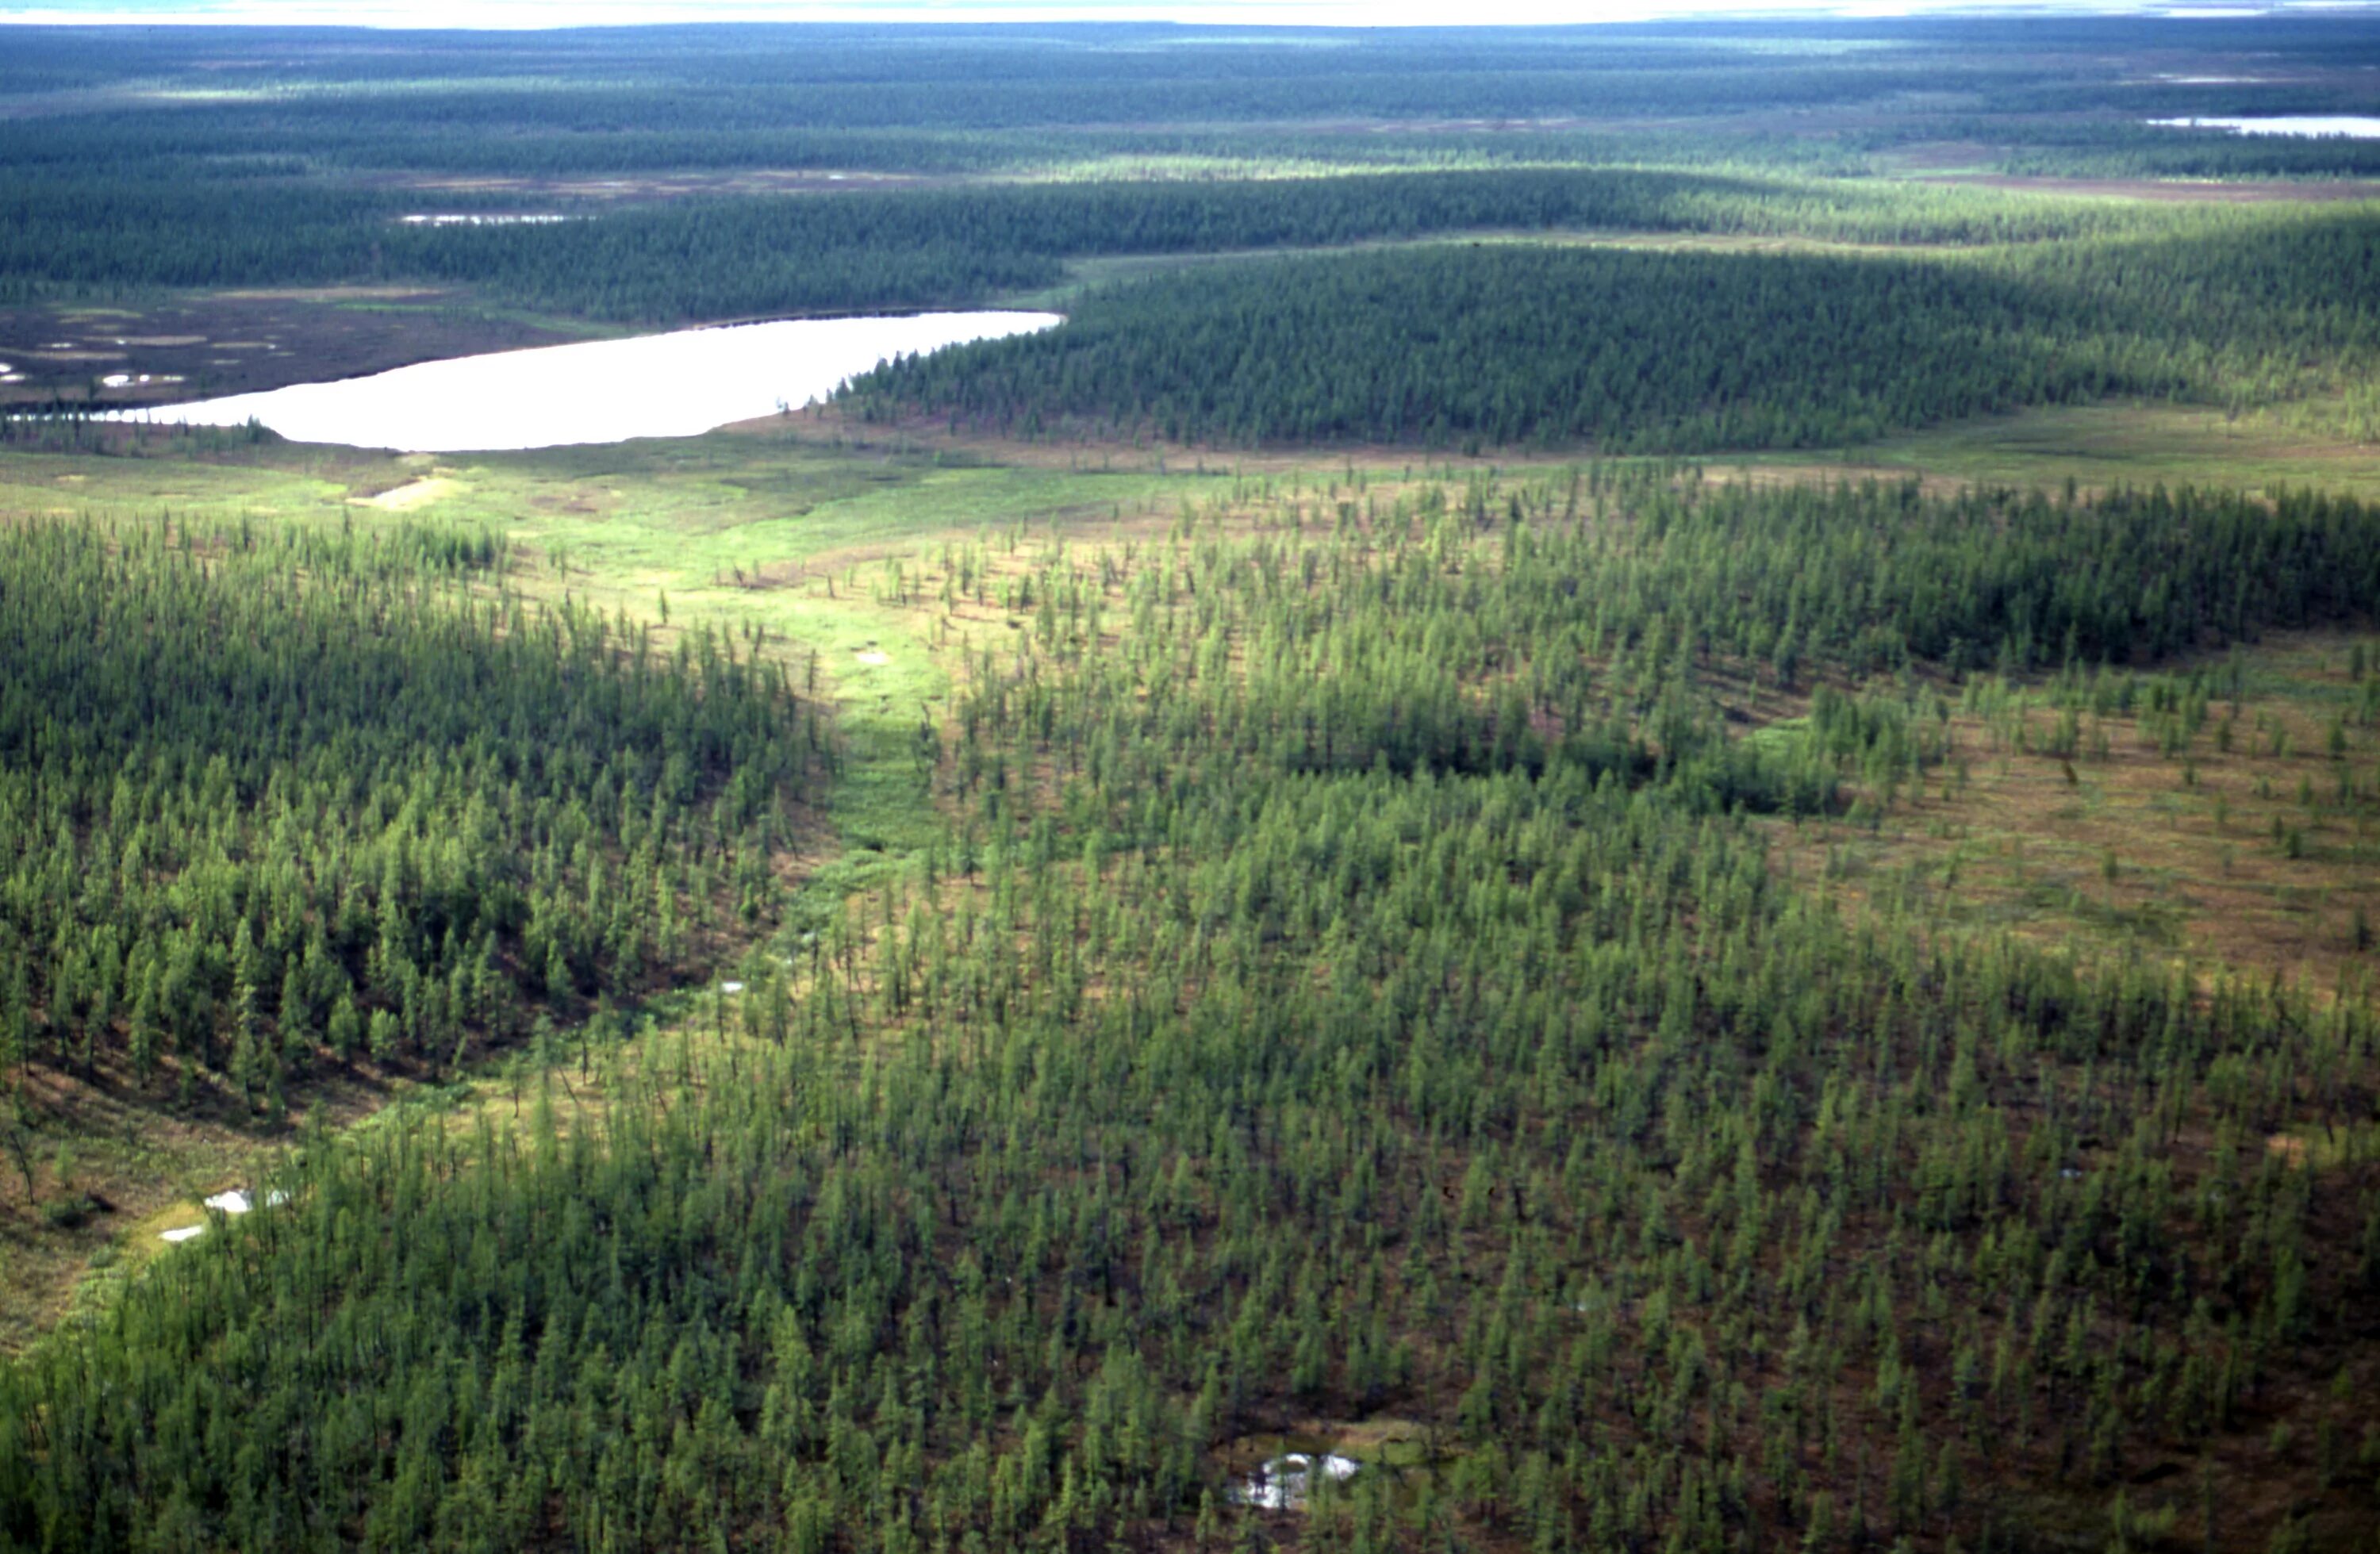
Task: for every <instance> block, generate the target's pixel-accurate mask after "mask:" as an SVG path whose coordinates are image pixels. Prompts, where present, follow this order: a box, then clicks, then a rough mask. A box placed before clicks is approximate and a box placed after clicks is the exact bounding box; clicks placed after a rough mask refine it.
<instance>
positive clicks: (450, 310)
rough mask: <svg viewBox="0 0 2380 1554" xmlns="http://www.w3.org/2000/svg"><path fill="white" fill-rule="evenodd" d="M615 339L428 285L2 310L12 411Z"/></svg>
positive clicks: (0, 390)
mask: <svg viewBox="0 0 2380 1554" xmlns="http://www.w3.org/2000/svg"><path fill="white" fill-rule="evenodd" d="M608 333H612V332H611V331H606V330H600V329H595V328H591V327H589V326H587V325H583V324H577V323H572V322H566V321H562V320H553V319H540V318H535V317H532V316H530V315H528V314H522V313H513V312H507V311H504V310H501V309H494V308H489V307H485V306H481V305H480V304H478V303H476V302H474V301H473V300H472V299H471V298H470V297H469V296H468V294H467V293H464V292H460V291H455V290H441V289H437V288H432V287H421V286H332V287H323V288H319V289H296V290H276V291H224V292H211V293H185V294H177V295H174V296H170V297H162V298H159V299H157V300H154V301H147V302H123V303H119V304H117V305H115V306H111V307H81V306H73V305H67V304H64V303H59V304H51V305H44V306H39V307H20V308H7V309H0V362H5V363H6V364H7V371H6V373H5V374H0V407H6V406H9V405H49V404H55V403H59V402H64V403H67V404H70V405H97V406H135V405H162V404H170V403H174V402H176V401H181V400H190V399H204V398H213V397H217V396H220V395H233V394H249V393H253V392H256V391H258V390H262V389H273V388H282V387H285V386H286V385H288V384H290V383H302V382H323V381H325V380H329V379H334V378H353V377H359V376H362V375H363V374H366V373H370V372H384V371H387V370H389V369H391V368H395V367H404V366H407V365H409V364H411V363H413V362H417V361H434V360H438V359H440V358H445V357H455V356H471V355H475V354H478V353H480V352H485V351H502V350H513V349H516V348H518V347H521V346H554V345H563V344H566V343H567V342H569V341H572V340H577V339H584V338H587V337H588V336H589V335H590V334H608Z"/></svg>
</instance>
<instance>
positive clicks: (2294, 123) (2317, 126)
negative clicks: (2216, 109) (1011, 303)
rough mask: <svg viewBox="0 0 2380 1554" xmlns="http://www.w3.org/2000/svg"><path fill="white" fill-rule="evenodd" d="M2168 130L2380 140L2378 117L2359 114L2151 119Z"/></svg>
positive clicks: (2379, 121) (2379, 120)
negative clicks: (2216, 130) (2208, 130)
mask: <svg viewBox="0 0 2380 1554" xmlns="http://www.w3.org/2000/svg"><path fill="white" fill-rule="evenodd" d="M2148 122H2149V123H2151V124H2154V125H2158V126H2161V127H2165V128H2168V129H2232V130H2237V131H2238V132H2239V133H2240V134H2242V135H2304V136H2317V135H2344V136H2347V137H2349V138H2350V140H2380V118H2372V117H2368V116H2366V115H2362V114H2281V115H2273V116H2270V117H2265V118H2153V119H2151V120H2149V121H2148Z"/></svg>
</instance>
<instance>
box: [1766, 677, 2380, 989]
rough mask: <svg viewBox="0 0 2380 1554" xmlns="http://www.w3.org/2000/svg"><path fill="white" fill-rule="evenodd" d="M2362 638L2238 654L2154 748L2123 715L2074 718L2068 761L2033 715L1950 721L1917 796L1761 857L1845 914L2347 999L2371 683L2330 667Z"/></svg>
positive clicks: (2356, 957)
mask: <svg viewBox="0 0 2380 1554" xmlns="http://www.w3.org/2000/svg"><path fill="white" fill-rule="evenodd" d="M2359 643H2360V644H2361V645H2362V648H2363V650H2364V654H2365V657H2366V658H2367V660H2372V659H2374V655H2375V654H2380V637H2372V636H2370V635H2364V636H2362V637H2354V636H2349V635H2345V634H2337V633H2323V634H2308V635H2304V636H2300V637H2289V638H2286V639H2278V640H2274V641H2270V642H2267V643H2265V644H2264V645H2262V646H2259V647H2257V648H2254V649H2251V650H2246V651H2244V652H2243V653H2242V654H2240V656H2239V657H2238V658H2237V659H2236V660H2233V661H2231V662H2228V663H2225V664H2223V665H2222V666H2221V670H2222V672H2223V673H2226V674H2228V671H2229V670H2230V669H2231V667H2232V666H2233V664H2236V665H2237V667H2238V670H2239V672H2240V679H2239V686H2240V695H2239V696H2238V698H2236V699H2235V698H2229V697H2228V696H2225V697H2218V698H2217V699H2216V701H2215V702H2214V703H2213V705H2212V707H2211V709H2210V721H2209V723H2208V726H2207V727H2206V728H2205V729H2204V731H2203V732H2202V733H2201V734H2200V735H2198V736H2197V737H2196V738H2195V739H2194V740H2192V741H2191V742H2190V743H2189V744H2188V745H2187V746H2186V747H2183V748H2180V749H2178V750H2173V751H2167V750H2165V749H2161V748H2160V742H2159V740H2158V739H2157V738H2156V737H2155V735H2153V734H2152V733H2151V732H2150V731H2149V730H2148V729H2146V728H2145V727H2144V726H2143V719H2142V718H2140V717H2137V716H2127V715H2115V716H2107V717H2093V716H2091V715H2089V714H2087V713H2086V714H2083V716H2081V717H2080V718H2078V719H2077V720H2076V721H2075V722H2074V723H2073V725H2072V726H2071V734H2072V736H2073V737H2074V738H2075V739H2076V740H2078V741H2079V743H2078V745H2077V747H2076V748H2075V750H2074V753H2073V754H2072V755H2071V756H2068V755H2065V754H2061V753H2059V751H2058V744H2059V740H2058V728H2057V725H2058V721H2059V720H2058V714H2057V713H2055V712H2052V711H2050V710H2048V709H2046V707H2042V706H2039V705H2034V706H2031V707H2027V708H2025V709H2023V710H2021V711H2018V712H2015V713H2013V714H2008V715H2002V716H1998V717H1985V716H1983V715H1980V714H1978V713H1977V712H1975V711H1973V710H1961V711H1957V712H1954V713H1953V714H1952V716H1951V719H1950V731H1951V737H1952V754H1951V756H1950V759H1949V760H1948V761H1946V762H1944V763H1943V764H1942V765H1940V766H1937V767H1936V768H1934V769H1933V770H1932V771H1929V772H1928V773H1927V774H1926V777H1925V783H1924V785H1923V788H1922V790H1921V791H1918V792H1915V793H1912V794H1907V795H1901V796H1900V798H1898V799H1897V800H1896V801H1895V802H1893V803H1892V804H1891V805H1890V806H1889V807H1886V808H1885V809H1884V811H1883V813H1882V814H1881V816H1880V817H1879V818H1875V819H1872V820H1865V821H1854V820H1850V819H1829V820H1825V821H1804V822H1803V823H1801V824H1800V825H1798V826H1791V827H1786V826H1780V827H1779V837H1780V845H1779V856H1781V857H1782V858H1783V860H1784V861H1785V863H1786V867H1787V868H1788V870H1789V872H1790V873H1791V875H1792V876H1793V877H1794V878H1795V879H1797V880H1799V881H1801V882H1803V883H1804V884H1807V885H1813V886H1815V887H1816V888H1818V889H1820V890H1822V891H1824V892H1828V894H1831V895H1832V896H1834V897H1835V898H1836V899H1837V900H1838V901H1840V902H1841V903H1842V904H1844V905H1845V906H1846V907H1847V908H1848V909H1849V910H1852V911H1853V912H1858V911H1861V910H1863V909H1864V908H1867V907H1869V906H1872V905H1873V906H1878V907H1886V908H1888V909H1892V910H1898V911H1904V912H1908V913H1912V914H1914V915H1915V916H1917V917H1920V918H1921V919H1923V920H1925V921H1928V922H1931V923H1932V924H1934V925H1935V926H1936V928H1937V929H1941V930H1951V931H1969V932H1983V933H2003V932H2005V933H2011V934H2015V935H2017V936H2019V937H2021V938H2024V939H2028V940H2032V941H2036V942H2038V943H2040V944H2043V945H2046V946H2050V947H2054V948H2064V949H2075V950H2083V949H2090V950H2112V951H2115V952H2118V953H2137V954H2141V955H2143V956H2146V957H2149V958H2152V959H2155V960H2162V961H2166V962H2168V963H2172V964H2189V965H2196V966H2200V967H2207V966H2210V965H2218V964H2219V965H2226V966H2228V967H2231V968H2233V969H2235V970H2239V971H2243V972H2248V973H2251V974H2253V975H2255V976H2256V977H2259V978H2260V979H2263V978H2278V979H2280V980H2283V981H2298V980H2301V979H2302V980H2303V981H2305V982H2306V983H2308V984H2309V985H2310V986H2312V987H2313V988H2314V989H2321V990H2325V991H2337V992H2339V993H2341V994H2342V995H2348V994H2354V995H2355V996H2362V995H2363V993H2364V992H2368V989H2369V987H2370V984H2371V980H2372V978H2373V977H2374V975H2375V973H2380V730H2375V729H2374V727H2373V726H2372V724H2370V723H2369V722H2363V721H2362V717H2361V709H2362V705H2363V695H2364V692H2365V686H2366V685H2368V683H2369V680H2368V675H2369V673H2370V672H2369V671H2367V680H2366V681H2364V682H2358V681H2356V680H2355V679H2354V678H2353V677H2352V675H2351V674H2350V668H2349V664H2350V655H2351V654H2352V652H2353V650H2354V649H2355V647H2356V646H2357V645H2358V644H2359ZM2334 727H2336V728H2337V729H2338V739H2339V745H2338V750H2337V753H2333V746H2332V739H2331V731H2332V730H2333V728H2334Z"/></svg>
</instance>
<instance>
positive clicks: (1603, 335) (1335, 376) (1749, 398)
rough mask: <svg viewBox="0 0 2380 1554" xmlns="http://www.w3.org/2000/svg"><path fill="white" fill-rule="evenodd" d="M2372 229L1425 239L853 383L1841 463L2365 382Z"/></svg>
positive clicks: (1399, 430) (1195, 280)
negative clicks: (1856, 241) (2127, 399)
mask: <svg viewBox="0 0 2380 1554" xmlns="http://www.w3.org/2000/svg"><path fill="white" fill-rule="evenodd" d="M2374 297H2380V220H2375V219H2374V217H2373V216H2371V215H2370V214H2367V213H2362V212H2356V213H2353V214H2350V215H2345V216H2329V217H2325V216H2318V215H2317V216H2306V215H2301V214H2296V213H2291V214H2289V215H2286V216H2282V217H2277V218H2267V219H2264V220H2261V221H2257V222H2254V223H2253V224H2248V223H2243V224H2242V225H2240V227H2237V228H2232V229H2224V228H2216V229H2213V230H2211V231H2202V232H2198V233H2193V234H2191V235H2187V236H2180V237H2146V238H2132V239H2105V240H2100V241H2079V240H2078V241H2070V242H2066V243H2059V244H2051V245H2043V246H2041V247H2039V248H2024V249H2018V250H2016V251H2014V252H2012V253H2008V254H2000V255H1991V256H1985V257H1974V258H1949V259H1940V260H1923V259H1917V258H1911V257H1900V256H1896V257H1892V258H1875V257H1864V258H1839V257H1832V256H1822V255H1804V254H1754V255H1747V254H1713V253H1708V252H1699V251H1692V250H1688V251H1681V252H1670V253H1644V252H1634V251H1613V250H1599V249H1563V248H1548V247H1542V246H1529V247H1522V246H1511V245H1479V244H1469V245H1459V246H1458V245H1442V246H1433V247H1426V248H1420V249H1411V250H1408V251H1403V252H1396V253H1379V254H1360V255H1348V256H1333V257H1331V258H1329V259H1308V260H1302V261H1271V262H1261V263H1249V264H1244V265H1240V266H1236V267H1232V268H1221V267H1211V266H1210V267H1204V268H1201V269H1198V270H1196V271H1192V272H1186V273H1177V274H1171V275H1164V276H1160V277H1157V278H1154V279H1150V280H1147V281H1143V282H1141V283H1139V284H1137V285H1128V286H1118V287H1114V288H1111V289H1108V290H1105V291H1101V292H1097V293H1094V294H1092V295H1089V296H1087V297H1085V298H1083V300H1082V301H1081V302H1080V303H1079V304H1078V305H1077V306H1076V308H1075V311H1074V313H1073V314H1072V316H1071V317H1070V319H1069V320H1068V322H1067V323H1066V324H1065V325H1064V326H1063V327H1062V328H1059V329H1056V330H1052V331H1050V332H1048V333H1046V334H1035V335H1029V336H1020V337H1016V338H1012V339H1008V340H1003V341H998V342H990V343H986V344H981V345H977V346H969V347H966V348H964V349H961V350H955V351H949V352H943V353H939V354H937V355H935V356H933V357H931V358H926V359H923V360H906V361H901V362H895V363H892V364H891V365H888V366H886V367H884V368H881V369H879V370H877V371H875V372H874V373H871V374H868V376H866V377H864V378H861V379H859V380H856V382H854V383H853V384H852V385H851V387H850V389H849V390H848V391H847V392H846V394H845V396H844V397H845V400H846V402H847V403H848V404H849V405H851V406H852V407H854V408H855V411H856V414H858V415H859V416H861V417H862V418H863V419H887V418H892V419H897V418H901V417H908V416H929V417H941V418H946V419H948V420H949V421H950V422H951V423H952V424H953V425H964V426H974V427H983V428H990V429H996V430H999V431H1024V432H1026V433H1027V434H1042V433H1051V434H1061V435H1062V434H1068V433H1074V434H1084V433H1087V434H1089V435H1094V436H1124V437H1142V436H1155V437H1160V438H1164V439H1166V440H1169V441H1182V442H1203V443H1221V444H1227V445H1235V446H1253V445H1257V444H1262V443H1318V442H1319V443H1333V442H1337V443H1360V442H1390V443H1392V442H1422V443H1431V444H1438V445H1444V444H1447V443H1457V442H1459V443H1463V444H1464V445H1466V446H1469V447H1472V448H1477V447H1479V446H1481V445H1487V446H1494V447H1505V446H1510V445H1512V444H1516V443H1519V444H1530V443H1535V444H1539V445H1546V444H1555V445H1560V444H1571V443H1580V442H1592V443H1596V444H1597V445H1599V446H1602V447H1606V448H1609V449H1612V450H1616V451H1623V452H1627V451H1668V450H1679V449H1707V448H1731V447H1815V446H1827V445H1840V444H1841V443H1852V442H1858V441H1862V440H1864V439H1867V438H1871V437H1874V436H1876V434H1877V433H1879V432H1880V431H1886V430H1888V429H1891V428H1897V427H1907V426H1914V425H1923V424H1925V423H1928V422H1932V421H1938V420H1944V419H1951V418H1954V417H1960V416H1968V415H1973V414H1976V413H1979V412H1987V411H1995V410H2005V409H2009V408H2012V407H2017V406H2021V405H2038V404H2044V403H2051V404H2055V403H2061V402H2072V401H2076V400H2082V399H2088V398H2093V397H2096V396H2098V395H2110V394H2129V395H2149V396H2171V397H2185V396H2186V397H2191V398H2195V399H2198V400H2200V401H2202V402H2210V401H2211V402H2215V403H2227V402H2228V403H2235V404H2236V403H2238V402H2240V400H2241V399H2247V400H2250V401H2253V402H2263V401H2266V400H2269V399H2271V398H2274V397H2278V396H2280V395H2286V394H2289V393H2291V392H2295V391H2298V390H2300V389H2301V387H2302V386H2303V384H2304V382H2305V381H2306V378H2307V376H2308V373H2309V370H2312V371H2313V373H2315V374H2318V377H2317V380H2316V381H2318V382H2322V383H2323V384H2324V386H2325V387H2338V388H2344V387H2345V386H2346V385H2347V384H2349V383H2350V382H2368V374H2369V370H2370V367H2369V364H2370V363H2371V362H2372V361H2373V359H2374V347H2375V346H2380V313H2376V312H2375V311H2374V309H2373V306H2372V299H2373V298H2374Z"/></svg>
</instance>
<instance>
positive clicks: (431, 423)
mask: <svg viewBox="0 0 2380 1554" xmlns="http://www.w3.org/2000/svg"><path fill="white" fill-rule="evenodd" d="M1062 322H1064V320H1063V319H1062V317H1061V315H1059V314H1056V313H1019V312H998V313H919V314H916V315H914V316H911V317H907V318H856V319H789V320H784V321H781V322H775V323H747V324H734V325H729V326H726V327H722V328H714V329H686V330H679V331H677V332H675V333H674V334H647V335H641V336H637V337H636V338H633V339H626V340H590V341H588V342H587V343H585V344H583V345H576V346H538V347H536V348H534V349H530V350H523V351H499V352H496V353H494V354H492V355H489V356H467V357H455V358H450V359H448V360H445V361H425V362H420V363H418V364H416V365H414V366H411V367H400V368H397V369H395V370H394V371H388V372H378V373H374V374H373V375H372V376H370V377H368V378H345V379H341V380H339V381H338V382H327V383H295V384H292V385H291V386H289V387H287V388H277V389H268V390H265V391H263V392H261V393H258V394H240V395H231V396H229V397H227V398H223V399H202V400H199V401H197V402H195V403H192V404H188V405H160V406H154V407H144V408H141V409H138V410H127V411H124V412H122V414H123V415H124V416H125V417H126V418H127V419H136V420H142V421H151V422H155V423H159V424H164V425H172V424H176V423H178V424H181V425H185V426H235V427H236V426H245V425H247V424H248V422H249V420H250V419H255V420H257V421H261V422H262V423H263V424H264V425H265V426H267V427H270V428H271V429H272V430H273V431H277V432H279V433H280V434H281V435H282V436H284V437H286V438H288V439H290V440H291V441H293V442H297V443H347V444H350V445H352V446H355V447H359V448H396V449H400V450H402V451H404V452H407V453H479V452H492V451H496V450H500V449H509V448H552V447H560V446H564V445H565V444H570V443H623V442H625V441H627V440H628V439H629V438H632V437H692V436H694V435H696V434H697V433H698V432H704V431H710V430H711V429H712V428H714V427H720V426H724V425H726V424H727V423H729V422H730V421H741V420H750V419H753V418H754V417H756V416H767V415H772V414H774V413H775V412H776V411H777V410H779V409H781V408H785V407H794V408H798V407H801V406H804V405H807V404H808V403H810V402H811V401H812V400H815V399H823V398H825V397H826V396H827V395H830V394H832V393H833V392H834V391H835V390H836V389H838V388H840V387H842V386H843V384H844V383H845V382H848V381H849V380H850V379H851V378H852V377H854V376H855V375H856V374H858V373H861V372H865V371H867V370H868V369H870V368H872V367H874V366H876V365H877V364H878V363H880V362H883V361H886V360H889V359H890V358H892V357H894V356H913V355H918V354H921V353H923V352H927V351H937V350H941V349H942V348H943V347H944V346H957V345H964V344H965V343H967V342H968V341H971V340H994V339H999V338H1001V337H1002V336H1005V335H1010V334H1031V333H1033V332H1034V331H1036V330H1042V329H1048V328H1050V327H1051V326H1052V325H1055V324H1058V323H1062Z"/></svg>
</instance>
